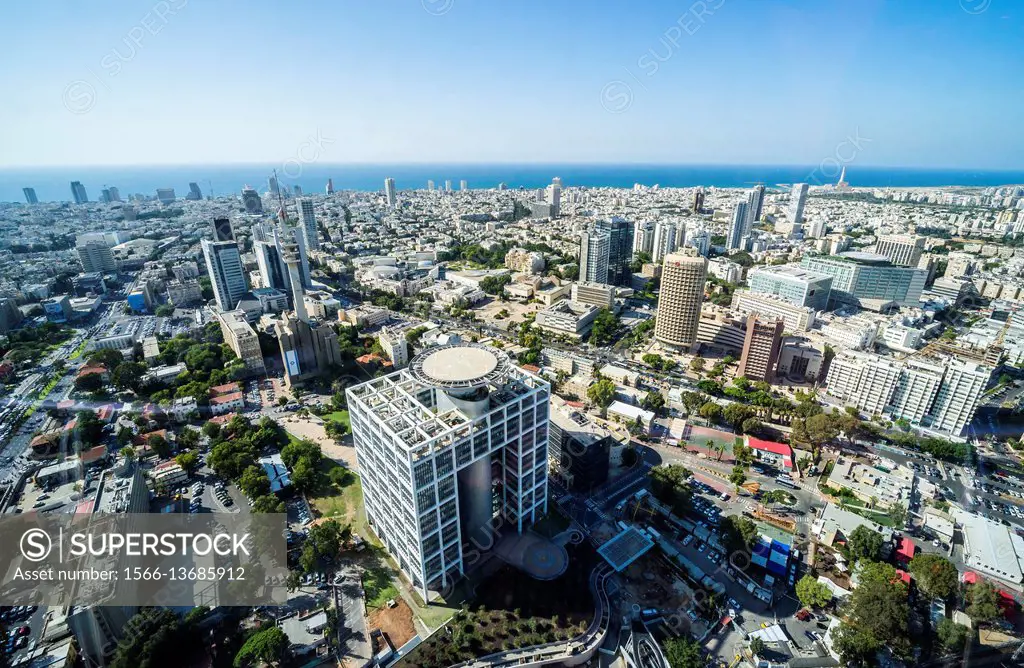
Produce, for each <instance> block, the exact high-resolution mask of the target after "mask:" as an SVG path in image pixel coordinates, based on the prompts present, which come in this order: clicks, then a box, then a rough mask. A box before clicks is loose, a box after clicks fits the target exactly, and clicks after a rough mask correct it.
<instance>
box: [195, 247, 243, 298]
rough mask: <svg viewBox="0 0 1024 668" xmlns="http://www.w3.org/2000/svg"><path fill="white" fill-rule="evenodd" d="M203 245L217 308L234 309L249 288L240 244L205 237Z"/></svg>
mask: <svg viewBox="0 0 1024 668" xmlns="http://www.w3.org/2000/svg"><path fill="white" fill-rule="evenodd" d="M202 247H203V256H204V257H205V258H206V271H207V273H208V274H209V275H210V283H211V285H212V287H213V296H214V299H215V300H216V302H217V308H219V309H220V310H222V311H233V310H234V309H235V307H236V306H237V305H238V300H240V299H241V298H242V296H243V295H244V294H245V293H246V290H248V287H247V286H246V284H245V268H244V267H243V266H242V256H241V255H240V254H239V252H238V245H237V244H236V243H235V242H234V241H209V240H207V239H204V240H203V242H202Z"/></svg>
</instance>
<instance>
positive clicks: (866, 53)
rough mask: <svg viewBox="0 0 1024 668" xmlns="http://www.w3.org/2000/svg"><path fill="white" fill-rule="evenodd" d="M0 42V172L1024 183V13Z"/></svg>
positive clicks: (300, 7) (359, 14) (282, 8)
mask: <svg viewBox="0 0 1024 668" xmlns="http://www.w3.org/2000/svg"><path fill="white" fill-rule="evenodd" d="M702 8H706V9H702ZM702 11H703V12H704V13H703V15H701V14H702ZM0 37H2V43H3V45H4V46H3V49H4V53H5V58H4V64H3V67H2V68H0V90H2V91H3V98H4V100H3V103H2V104H0V127H3V128H4V131H3V134H2V137H0V166H4V167H10V166H22V165H26V166H27V165H101V164H103V165H119V164H165V163H166V164H199V163H231V162H266V161H282V160H286V159H288V158H289V157H291V156H293V155H295V153H296V151H297V150H298V149H299V147H300V145H302V144H303V142H305V141H307V140H308V138H309V137H310V136H315V135H316V134H317V133H319V134H320V136H321V137H323V138H325V140H332V141H333V143H327V142H326V141H324V142H323V144H322V146H321V147H320V148H318V149H316V151H317V159H318V160H322V161H325V162H333V163H344V162H520V163H523V162H525V163H532V162H563V163H564V162H605V163H625V162H656V163H729V164H814V163H817V162H819V161H820V160H822V159H825V158H828V157H830V156H832V155H834V153H835V152H836V150H837V146H840V144H841V143H842V142H844V140H847V138H854V139H856V138H857V137H860V138H861V139H860V140H858V141H856V145H857V146H858V148H857V149H854V150H858V151H859V152H860V155H858V157H857V161H858V163H860V164H865V165H880V166H927V167H956V168H966V167H971V168H990V169H1012V168H1020V167H1021V166H1022V163H1024V159H1022V156H1024V129H1022V124H1021V119H1022V118H1024V86H1022V85H1021V78H1020V77H1021V72H1022V70H1024V68H1022V66H1024V4H1018V3H1017V2H1016V0H894V1H891V2H886V1H883V0H856V1H855V2H844V1H839V0H836V1H831V0H806V1H805V0H703V1H698V2H696V3H695V4H693V5H691V4H690V2H689V0H682V1H680V0H672V1H661V0H629V1H624V0H587V1H577V0H514V1H513V2H500V1H495V0H361V1H357V0H330V1H326V0H324V1H321V0H301V1H299V2H264V1H262V0H250V1H247V2H229V1H221V0H218V1H213V0H166V1H162V2H154V1H153V0H103V1H102V2H81V1H80V0H63V1H61V0H43V1H36V2H8V3H5V7H4V20H3V22H2V25H0ZM305 150H306V152H307V156H309V155H312V150H313V149H309V148H307V149H305ZM841 150H845V151H847V152H848V151H849V150H851V149H849V148H844V149H841Z"/></svg>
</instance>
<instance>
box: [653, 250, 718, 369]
mask: <svg viewBox="0 0 1024 668" xmlns="http://www.w3.org/2000/svg"><path fill="white" fill-rule="evenodd" d="M706 280H707V260H705V259H704V258H703V257H701V256H699V255H697V253H696V251H695V250H693V249H684V250H683V252H682V253H678V254H675V253H673V254H669V255H666V256H665V260H664V262H663V264H662V270H661V294H660V296H659V298H658V315H657V319H656V321H655V325H654V337H655V338H656V339H657V340H658V341H660V342H661V343H663V344H665V345H668V346H672V347H676V348H685V349H688V348H690V347H691V346H693V344H694V342H695V341H696V339H697V324H698V322H699V321H700V311H701V303H702V302H703V301H704V282H705V281H706Z"/></svg>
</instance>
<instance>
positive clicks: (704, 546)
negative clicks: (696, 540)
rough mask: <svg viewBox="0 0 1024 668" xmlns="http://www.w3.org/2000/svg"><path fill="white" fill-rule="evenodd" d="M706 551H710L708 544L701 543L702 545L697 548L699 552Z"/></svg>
mask: <svg viewBox="0 0 1024 668" xmlns="http://www.w3.org/2000/svg"><path fill="white" fill-rule="evenodd" d="M706 549H708V544H707V543H701V544H700V545H698V546H697V551H698V552H703V551H704V550H706Z"/></svg>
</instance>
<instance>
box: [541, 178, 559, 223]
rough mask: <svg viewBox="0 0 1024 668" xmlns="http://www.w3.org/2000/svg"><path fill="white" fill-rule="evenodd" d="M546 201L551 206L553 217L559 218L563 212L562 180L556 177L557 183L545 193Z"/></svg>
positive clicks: (550, 186)
mask: <svg viewBox="0 0 1024 668" xmlns="http://www.w3.org/2000/svg"><path fill="white" fill-rule="evenodd" d="M544 199H545V201H546V202H547V203H548V204H550V205H551V217H552V218H558V216H559V215H560V214H561V210H562V180H561V179H559V178H558V177H555V181H554V182H552V184H551V185H549V186H548V187H547V190H546V191H545V193H544Z"/></svg>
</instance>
